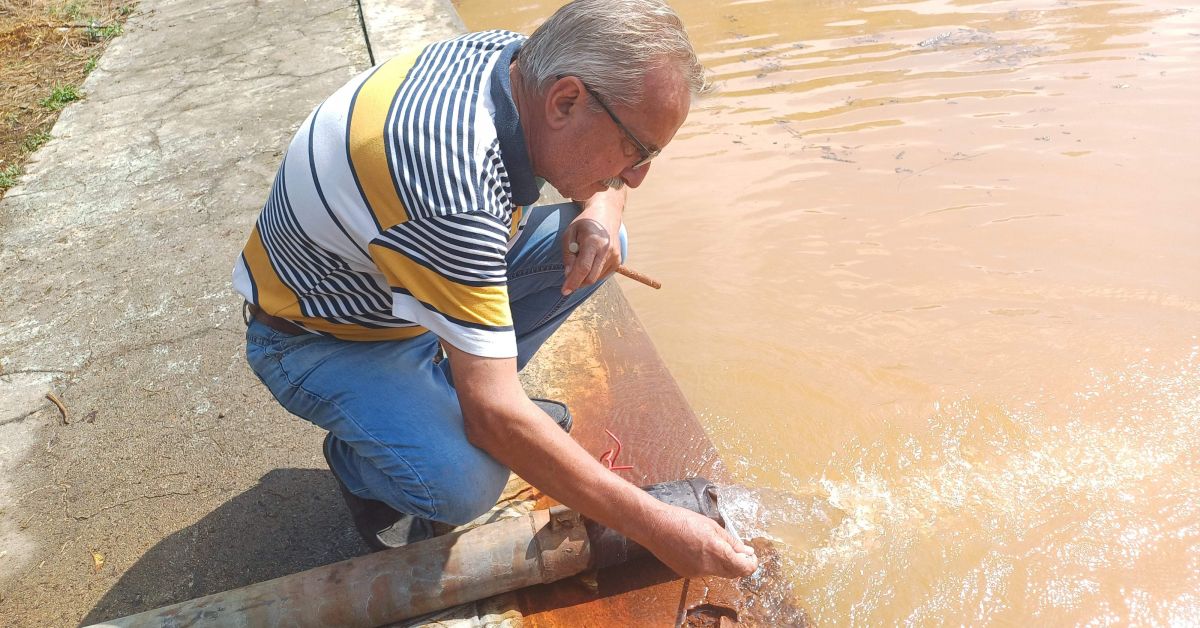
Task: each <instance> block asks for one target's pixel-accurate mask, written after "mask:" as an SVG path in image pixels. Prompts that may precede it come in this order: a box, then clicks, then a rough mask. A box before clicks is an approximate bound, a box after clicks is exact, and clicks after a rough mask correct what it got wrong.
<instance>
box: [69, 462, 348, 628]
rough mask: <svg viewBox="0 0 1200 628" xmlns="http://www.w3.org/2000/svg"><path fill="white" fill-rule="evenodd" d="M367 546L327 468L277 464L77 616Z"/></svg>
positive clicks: (136, 607) (213, 589)
mask: <svg viewBox="0 0 1200 628" xmlns="http://www.w3.org/2000/svg"><path fill="white" fill-rule="evenodd" d="M367 552H368V549H367V546H366V545H365V544H364V543H363V542H362V540H361V539H360V538H359V536H358V533H357V532H355V531H354V527H353V523H352V522H351V520H350V515H349V513H348V512H347V510H346V507H345V505H344V503H343V501H342V497H341V495H340V494H339V492H338V487H337V483H336V481H335V480H334V479H333V475H331V474H330V473H329V472H328V471H326V470H323V469H321V470H318V469H276V470H274V471H271V472H270V473H267V474H266V475H264V476H263V477H262V478H261V479H260V480H259V481H258V484H256V485H255V486H254V487H253V488H251V489H250V490H248V491H246V492H244V493H242V494H240V495H238V496H236V497H234V498H233V499H231V500H229V501H228V502H226V503H225V504H223V505H222V506H221V507H219V508H217V509H216V510H214V511H213V512H211V513H209V514H208V515H206V516H205V517H204V518H203V519H201V520H200V521H197V522H196V523H195V524H194V525H192V526H190V527H188V528H185V529H183V530H180V531H179V532H176V533H175V534H172V535H171V536H169V537H167V538H165V539H163V540H162V541H161V542H159V543H158V544H157V545H155V546H154V547H152V548H150V550H149V551H147V552H146V553H145V554H144V555H143V556H142V558H141V559H139V560H138V561H137V562H136V563H135V564H134V565H133V566H132V567H130V568H129V570H128V571H127V572H125V575H124V576H122V577H121V579H120V580H119V581H118V582H117V584H116V585H115V586H114V587H113V588H112V589H110V590H109V591H108V593H106V594H105V595H104V597H103V598H102V599H101V600H100V602H99V603H97V604H96V606H95V607H94V608H93V609H92V610H91V612H89V613H88V615H87V617H85V618H84V619H83V622H82V625H89V624H94V623H97V622H100V621H105V620H109V619H114V618H117V617H124V616H126V615H132V614H136V613H140V612H142V611H147V610H151V609H154V608H158V607H160V606H166V605H168V604H174V603H177V602H182V601H185V600H190V599H192V598H196V597H200V596H204V595H209V594H212V593H218V592H221V591H226V590H229V589H234V588H238V587H243V586H246V585H248V584H253V583H255V582H262V581H264V580H270V579H272V578H278V577H280V576H284V575H287V574H291V573H296V572H298V571H304V570H306V569H312V568H313V567H319V566H321V565H327V564H330V563H335V562H338V561H341V560H345V559H347V558H351V557H354V556H360V555H362V554H366V553H367Z"/></svg>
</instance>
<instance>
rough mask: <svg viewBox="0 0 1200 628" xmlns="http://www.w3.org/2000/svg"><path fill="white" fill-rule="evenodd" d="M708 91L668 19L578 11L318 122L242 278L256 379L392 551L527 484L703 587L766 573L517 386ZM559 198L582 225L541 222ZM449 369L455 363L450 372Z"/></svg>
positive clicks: (377, 85) (342, 104)
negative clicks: (310, 430)
mask: <svg viewBox="0 0 1200 628" xmlns="http://www.w3.org/2000/svg"><path fill="white" fill-rule="evenodd" d="M703 88H704V77H703V69H702V68H701V67H700V65H699V63H698V61H697V59H696V55H695V53H694V51H693V50H692V48H691V44H690V43H689V42H688V39H687V35H686V34H685V33H684V30H683V26H682V24H681V23H680V21H679V18H678V16H677V15H676V14H675V13H674V12H673V11H671V9H670V8H669V7H667V6H666V5H665V4H663V3H662V2H661V1H658V0H578V1H576V2H572V3H570V4H568V5H566V6H565V7H563V8H562V9H560V10H559V11H558V12H557V13H555V15H554V16H553V17H551V18H550V20H549V21H547V22H546V24H545V25H543V26H542V27H541V28H539V29H538V30H537V32H535V33H534V34H533V35H532V36H531V37H530V38H529V39H528V40H526V39H525V38H524V37H522V36H520V35H517V34H515V33H509V32H504V31H491V32H486V33H477V34H471V35H466V36H463V37H459V38H457V39H452V40H449V41H445V42H441V43H437V44H433V45H430V46H428V47H427V48H425V49H424V50H421V51H419V53H417V54H414V55H412V56H411V57H400V58H395V59H392V60H390V61H388V62H386V63H383V64H381V65H379V66H377V67H375V68H372V69H371V70H369V71H367V72H365V73H364V74H362V75H360V76H358V77H356V78H355V79H353V80H352V81H350V82H349V83H348V84H346V85H345V86H344V87H342V88H341V89H340V90H338V91H337V92H336V93H334V94H333V95H332V96H331V97H330V98H329V99H328V100H326V101H325V102H324V103H322V104H321V105H320V106H319V107H317V109H316V110H315V111H314V112H313V113H312V114H311V115H310V116H309V117H308V119H307V120H305V122H304V124H303V125H302V126H301V128H300V130H299V131H298V132H297V134H296V137H295V138H294V139H293V141H292V143H291V145H290V146H289V148H288V150H287V154H286V155H285V157H284V160H283V164H282V165H281V166H280V169H279V173H278V174H277V176H276V179H275V184H274V186H273V188H272V190H271V193H270V196H269V198H268V199H267V202H266V205H265V206H264V208H263V210H262V214H261V215H260V217H259V219H258V221H257V223H256V226H255V228H254V230H253V231H252V233H251V235H250V239H249V242H248V243H247V245H246V247H245V249H244V251H243V253H242V255H241V257H240V258H239V259H238V260H237V263H236V267H235V269H234V287H235V288H236V289H237V290H238V292H240V293H241V294H242V295H243V296H244V297H245V299H246V302H247V314H248V324H249V326H248V330H247V344H246V352H247V357H248V360H249V362H250V365H251V367H252V368H253V369H254V372H255V373H257V374H258V376H259V377H260V378H261V379H262V381H263V382H264V383H265V384H266V385H267V387H268V388H269V389H270V390H271V392H272V393H273V394H274V395H275V397H276V399H278V400H279V402H280V403H281V404H282V405H283V407H285V408H286V409H287V410H288V411H290V412H292V413H293V414H296V415H298V416H300V417H303V418H304V419H307V420H309V421H311V422H313V423H314V424H316V425H318V426H320V427H322V428H324V429H326V430H328V431H329V435H328V436H327V438H326V440H325V457H326V460H327V461H328V463H329V466H330V468H331V469H332V471H333V473H334V475H335V476H336V477H337V478H338V481H339V484H340V485H341V486H342V489H343V494H344V496H345V498H346V501H347V504H348V505H349V507H350V510H351V514H352V515H353V516H354V519H355V522H356V526H357V527H358V529H359V531H360V532H361V533H362V534H363V537H364V539H366V541H367V542H368V544H370V545H371V546H372V547H373V548H375V549H379V548H384V547H391V546H396V545H400V544H403V543H405V542H411V541H413V540H417V539H421V538H425V537H427V536H429V535H430V534H431V529H430V524H429V522H430V521H441V522H445V523H449V524H461V523H464V522H466V521H469V520H471V519H472V518H474V517H476V516H478V515H479V514H481V513H483V512H485V511H486V510H487V509H488V508H490V507H491V506H492V505H493V504H494V502H495V500H496V498H497V497H498V496H499V494H500V491H501V489H502V488H503V487H504V485H505V482H506V480H507V477H508V473H509V470H510V469H511V470H512V471H514V472H516V473H517V474H518V475H520V476H521V477H523V478H524V479H525V480H527V481H528V482H529V483H531V484H533V485H534V486H536V487H538V488H539V489H541V490H542V491H544V492H545V493H546V494H548V495H551V496H553V497H555V498H556V499H558V500H559V501H561V502H563V503H564V504H566V505H568V506H570V507H572V508H574V509H576V510H578V511H579V512H581V513H583V514H584V515H586V516H588V517H591V518H593V519H595V520H597V521H599V522H601V523H603V524H605V525H608V526H611V527H612V528H614V529H616V530H619V531H621V532H623V533H624V534H626V535H627V536H629V537H630V538H632V539H633V540H635V541H637V542H638V543H640V544H642V545H643V546H645V547H646V548H647V549H649V550H650V551H652V552H653V553H654V554H655V555H657V556H658V557H659V558H660V559H661V560H662V561H663V562H665V563H666V564H667V565H668V566H670V567H671V568H673V569H674V570H675V571H676V572H678V573H679V574H681V575H685V576H696V575H721V576H729V577H732V576H739V575H745V574H748V573H750V572H751V571H753V570H754V567H755V558H754V554H753V551H752V550H751V549H750V548H749V547H747V546H745V545H743V544H742V543H741V542H740V541H739V540H737V539H735V538H733V537H731V536H730V535H728V534H727V533H726V532H725V531H724V530H722V529H721V528H720V526H718V525H717V524H715V523H713V522H712V521H710V520H708V519H706V518H704V517H702V516H700V515H697V514H694V513H691V512H689V511H687V510H684V509H680V508H676V507H673V506H667V505H665V504H662V503H660V502H658V501H657V500H655V499H653V498H651V497H649V496H647V495H646V494H645V493H643V492H642V491H641V490H639V489H637V488H636V487H634V486H633V485H631V484H629V483H628V482H626V481H624V480H622V479H621V478H619V477H617V476H616V475H615V474H613V473H610V472H609V471H608V470H606V469H605V468H604V467H603V466H601V464H600V463H599V462H597V461H596V460H594V459H593V458H592V457H591V456H590V455H588V453H587V452H586V451H584V450H583V448H582V447H580V446H579V445H578V444H577V443H575V442H574V441H573V440H572V439H571V438H570V437H569V436H568V435H567V434H566V433H565V431H566V430H568V429H569V427H570V413H569V412H567V410H566V408H565V407H564V406H562V404H559V403H557V402H552V401H547V400H530V399H529V398H527V397H526V395H525V393H524V392H523V391H522V388H521V385H520V383H519V381H518V379H517V372H518V371H519V370H520V369H521V368H522V367H524V366H525V364H526V363H528V361H529V360H530V358H532V357H533V355H534V353H535V352H536V351H537V349H538V347H539V346H540V345H541V344H542V342H543V341H545V340H546V338H548V337H549V336H550V335H551V334H553V333H554V331H555V330H556V329H557V328H558V327H559V325H560V324H561V323H562V322H563V321H564V320H565V319H566V318H567V316H568V315H570V313H571V311H572V310H573V309H574V308H575V307H577V306H578V305H579V304H580V303H581V302H583V300H584V299H586V298H587V297H588V296H589V295H590V294H592V293H593V292H594V291H595V289H596V288H597V287H598V286H599V285H600V284H601V283H602V281H603V280H604V278H605V277H607V276H608V275H609V274H610V273H612V272H613V270H614V269H615V268H616V265H617V264H618V263H619V262H620V260H621V258H622V257H623V249H624V234H623V232H622V230H621V211H622V208H623V206H624V201H625V190H624V186H628V187H637V186H638V185H639V184H640V183H641V182H642V180H643V179H644V178H645V177H646V174H647V172H648V171H649V169H650V164H649V162H650V160H651V159H653V158H654V157H655V156H657V155H658V153H659V150H661V148H662V147H664V146H666V145H667V143H668V142H670V141H671V139H672V137H673V136H674V135H675V132H676V131H677V130H678V129H679V127H680V125H682V124H683V121H684V119H685V118H686V116H687V114H688V109H689V107H690V104H691V100H692V97H693V96H694V95H696V94H698V93H700V92H701V91H703ZM543 182H549V183H550V184H551V185H553V186H554V187H555V188H557V189H558V190H559V191H560V192H561V193H562V194H563V195H565V196H567V197H570V198H572V199H575V200H576V201H577V203H578V205H577V204H575V203H568V204H562V205H551V206H543V207H530V205H531V204H532V203H534V202H535V201H536V200H537V199H538V196H539V189H540V187H541V184H542V183H543ZM444 358H445V359H444Z"/></svg>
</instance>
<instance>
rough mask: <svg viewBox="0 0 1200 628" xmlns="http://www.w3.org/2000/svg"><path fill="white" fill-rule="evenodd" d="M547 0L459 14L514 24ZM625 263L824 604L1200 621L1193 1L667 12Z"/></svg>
mask: <svg viewBox="0 0 1200 628" xmlns="http://www.w3.org/2000/svg"><path fill="white" fill-rule="evenodd" d="M558 4H561V3H555V2H540V3H539V2H534V1H528V2H523V3H520V4H519V5H516V6H513V5H512V4H511V3H493V2H485V1H483V0H459V1H458V2H456V5H457V6H458V9H459V11H460V13H461V14H462V17H463V19H464V21H465V22H466V23H467V25H468V27H470V28H472V29H483V28H509V29H513V30H518V31H523V32H526V33H528V32H531V30H532V29H533V28H534V27H535V26H536V25H537V24H538V23H539V21H540V19H541V18H542V17H543V16H545V15H547V14H548V13H550V12H552V11H553V9H554V8H556V7H557V6H558ZM675 5H676V8H677V9H678V10H679V12H680V13H681V14H682V16H683V18H684V20H685V22H686V23H687V24H688V26H689V30H690V32H691V34H692V37H693V40H694V41H695V43H696V45H697V48H698V49H699V51H700V52H701V56H702V58H703V60H704V62H705V63H706V65H707V66H708V67H709V68H710V69H711V70H712V78H713V80H714V81H715V82H716V84H717V85H718V86H719V88H720V92H719V93H718V94H716V95H715V96H712V97H710V98H708V99H706V100H704V101H703V102H701V103H700V104H699V106H698V108H697V109H696V110H695V111H694V112H693V114H692V116H691V117H690V118H689V121H688V123H687V124H686V125H685V126H684V128H683V129H682V130H681V132H680V134H679V135H678V137H677V138H676V141H675V142H673V143H672V144H671V145H670V146H669V147H668V148H667V150H666V152H665V153H664V155H663V157H662V158H661V159H660V160H658V161H656V162H655V163H654V164H653V166H652V171H651V173H650V176H649V177H648V179H647V181H646V183H645V184H644V185H643V186H642V188H641V189H639V190H637V191H636V192H635V193H634V195H633V197H632V200H631V205H630V207H629V209H628V211H627V214H626V222H627V224H628V226H629V229H630V232H631V234H632V237H633V243H632V247H631V259H630V260H629V261H630V264H631V265H633V266H634V267H636V268H638V269H640V270H642V271H644V272H647V273H648V274H650V275H653V276H655V277H656V278H658V279H660V280H662V282H663V283H664V284H665V287H664V288H663V289H662V290H661V291H658V292H654V291H650V290H648V289H646V288H643V287H641V286H638V285H636V284H632V283H627V282H624V281H623V280H622V281H623V286H624V288H625V292H626V294H627V295H628V297H629V298H630V300H631V301H632V302H633V304H634V306H635V308H636V310H637V311H638V313H639V315H640V317H641V318H642V320H643V322H644V323H645V324H646V326H647V328H648V329H649V331H650V333H651V335H652V337H653V338H654V340H655V342H656V344H657V346H658V348H659V350H660V351H661V353H662V354H663V357H664V359H665V360H666V362H667V363H668V365H669V366H670V367H671V369H672V371H673V372H674V373H675V375H676V377H677V379H678V380H679V383H680V385H681V386H682V388H683V389H684V391H685V393H686V394H687V396H688V398H689V400H690V401H691V403H692V405H693V406H694V407H695V408H696V409H697V411H698V412H700V413H701V415H702V416H703V418H704V420H705V422H706V428H707V429H708V430H709V433H710V435H711V436H712V438H713V440H714V442H716V443H717V445H718V447H719V448H720V449H721V450H722V453H723V456H724V459H725V460H726V462H727V463H728V464H729V465H730V466H731V467H733V471H734V475H735V476H736V477H738V478H740V479H742V480H743V481H744V482H745V484H746V485H747V486H749V487H753V488H752V489H751V490H749V491H744V492H742V493H738V494H731V495H730V499H731V500H732V501H737V502H738V503H739V504H740V506H741V507H742V508H743V510H744V511H745V512H746V513H747V521H746V523H745V527H747V528H750V529H749V530H748V532H750V533H754V534H766V535H769V536H773V537H774V538H776V539H778V540H780V541H783V544H784V545H785V547H786V550H785V553H786V558H787V565H788V569H787V573H788V576H789V579H790V585H791V587H790V591H791V595H792V596H793V597H794V598H795V601H796V602H797V603H798V604H799V605H801V606H803V607H804V608H805V609H807V610H808V612H809V614H810V616H811V617H812V619H814V620H815V622H816V623H818V624H833V625H842V624H855V625H891V624H908V625H929V624H949V623H953V624H972V625H975V624H1022V625H1027V624H1030V623H1037V624H1041V625H1064V624H1084V623H1087V624H1097V625H1112V624H1116V625H1128V624H1143V625H1144V624H1152V625H1168V624H1169V625H1197V624H1200V593H1198V592H1200V463H1198V462H1197V453H1196V452H1197V451H1200V338H1198V335H1200V247H1198V245H1200V174H1197V173H1200V151H1198V150H1197V146H1200V8H1194V7H1193V6H1192V3H1190V2H1187V1H1184V0H1158V1H1155V2H1149V1H1145V0H1143V1H1133V2H1103V1H1097V2H1073V1H1044V2H1043V1H1030V0H1017V1H1011V2H1001V1H992V0H981V1H967V0H957V1H955V0H942V1H933V0H928V1H916V2H907V3H897V2H870V1H842V2H800V1H798V0H759V1H755V2H749V1H740V2H730V1H719V0H687V1H678V2H676V3H675Z"/></svg>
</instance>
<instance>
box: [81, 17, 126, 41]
mask: <svg viewBox="0 0 1200 628" xmlns="http://www.w3.org/2000/svg"><path fill="white" fill-rule="evenodd" d="M122 31H123V28H122V26H121V23H120V22H110V23H108V24H105V25H103V26H101V25H100V23H99V22H97V21H95V20H92V22H91V23H90V24H88V27H87V36H88V39H90V40H92V41H108V40H110V39H112V38H113V37H116V36H117V35H120V34H121V33H122Z"/></svg>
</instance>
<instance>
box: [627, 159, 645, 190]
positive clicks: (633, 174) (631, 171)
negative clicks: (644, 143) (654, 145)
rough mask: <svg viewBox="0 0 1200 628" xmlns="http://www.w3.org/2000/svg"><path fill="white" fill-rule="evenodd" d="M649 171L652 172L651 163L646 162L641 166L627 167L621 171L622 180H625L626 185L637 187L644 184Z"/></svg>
mask: <svg viewBox="0 0 1200 628" xmlns="http://www.w3.org/2000/svg"><path fill="white" fill-rule="evenodd" d="M647 172H650V164H644V165H643V166H642V167H641V168H626V169H625V170H623V171H622V172H621V180H622V181H624V182H625V185H628V186H629V187H631V188H636V187H637V186H639V185H641V184H642V180H643V179H645V178H646V173H647Z"/></svg>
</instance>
